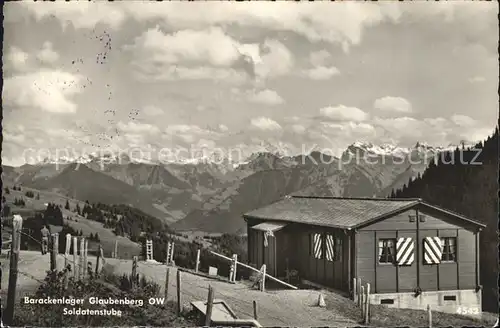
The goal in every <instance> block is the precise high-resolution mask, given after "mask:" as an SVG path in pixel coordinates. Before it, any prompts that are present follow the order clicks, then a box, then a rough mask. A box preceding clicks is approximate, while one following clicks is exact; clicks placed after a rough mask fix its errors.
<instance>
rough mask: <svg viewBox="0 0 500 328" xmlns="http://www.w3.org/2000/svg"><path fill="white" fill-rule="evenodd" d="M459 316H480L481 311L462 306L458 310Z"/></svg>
mask: <svg viewBox="0 0 500 328" xmlns="http://www.w3.org/2000/svg"><path fill="white" fill-rule="evenodd" d="M457 314H479V309H478V308H476V307H465V306H461V307H459V308H457Z"/></svg>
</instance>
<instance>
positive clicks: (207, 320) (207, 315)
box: [205, 285, 214, 327]
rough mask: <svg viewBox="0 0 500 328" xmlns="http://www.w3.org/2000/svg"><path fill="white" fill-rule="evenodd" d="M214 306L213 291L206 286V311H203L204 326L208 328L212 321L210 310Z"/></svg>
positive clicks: (210, 287)
mask: <svg viewBox="0 0 500 328" xmlns="http://www.w3.org/2000/svg"><path fill="white" fill-rule="evenodd" d="M213 306H214V289H213V288H212V286H210V285H208V300H207V310H206V311H205V326H206V327H210V323H211V321H212V308H213Z"/></svg>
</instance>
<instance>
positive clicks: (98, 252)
mask: <svg viewBox="0 0 500 328" xmlns="http://www.w3.org/2000/svg"><path fill="white" fill-rule="evenodd" d="M101 252H102V248H101V244H99V247H98V248H97V255H96V258H95V275H96V276H97V275H98V274H99V264H100V263H99V262H101Z"/></svg>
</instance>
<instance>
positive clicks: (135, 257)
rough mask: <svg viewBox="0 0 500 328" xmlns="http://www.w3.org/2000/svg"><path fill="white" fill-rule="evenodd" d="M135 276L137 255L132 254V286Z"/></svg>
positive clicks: (134, 284)
mask: <svg viewBox="0 0 500 328" xmlns="http://www.w3.org/2000/svg"><path fill="white" fill-rule="evenodd" d="M136 277H137V256H134V259H133V261H132V277H131V283H132V287H135V286H136Z"/></svg>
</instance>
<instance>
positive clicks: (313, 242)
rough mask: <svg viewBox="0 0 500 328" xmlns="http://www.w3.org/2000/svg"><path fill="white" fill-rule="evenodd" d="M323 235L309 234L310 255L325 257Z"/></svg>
mask: <svg viewBox="0 0 500 328" xmlns="http://www.w3.org/2000/svg"><path fill="white" fill-rule="evenodd" d="M322 237H323V236H322V235H321V234H320V233H313V234H310V235H309V245H310V249H309V255H311V256H314V258H316V259H322V258H323V253H324V252H323V238H322Z"/></svg>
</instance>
